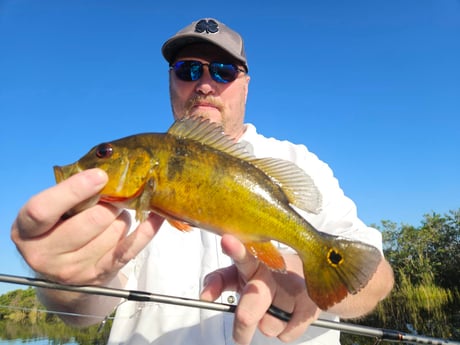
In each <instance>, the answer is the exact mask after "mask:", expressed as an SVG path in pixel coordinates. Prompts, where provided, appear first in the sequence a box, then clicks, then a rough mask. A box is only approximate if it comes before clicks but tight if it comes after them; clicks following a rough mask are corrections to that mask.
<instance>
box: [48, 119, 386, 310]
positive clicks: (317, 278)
mask: <svg viewBox="0 0 460 345" xmlns="http://www.w3.org/2000/svg"><path fill="white" fill-rule="evenodd" d="M94 167H99V168H101V169H103V170H105V171H106V172H107V174H108V176H109V182H108V183H107V185H106V186H105V187H104V188H103V189H102V191H101V193H100V200H101V201H104V202H111V203H113V204H116V205H118V206H122V207H126V208H132V209H135V210H136V217H137V218H138V219H140V220H143V219H145V218H146V216H147V215H148V213H149V212H156V213H158V214H160V215H162V216H164V217H165V218H166V219H167V220H168V221H170V222H171V224H173V225H175V226H176V227H177V228H178V229H180V230H190V226H195V227H199V228H203V229H205V230H208V231H212V232H215V233H217V234H220V235H222V234H225V233H230V234H233V235H234V236H236V237H238V238H239V239H240V240H241V241H242V242H243V243H244V244H245V246H246V247H247V248H248V250H249V251H250V252H251V253H252V254H253V255H254V256H256V257H257V258H258V259H259V260H261V261H262V262H264V263H265V264H266V265H267V266H268V267H269V268H271V269H273V270H278V271H285V268H286V267H285V263H284V260H283V258H282V255H281V254H280V253H279V252H278V250H277V249H276V248H275V247H274V246H273V244H272V242H271V240H275V241H278V242H282V243H284V244H286V245H288V246H289V247H291V248H293V249H294V250H295V251H296V252H297V253H298V255H299V257H300V258H301V260H302V262H303V267H304V276H305V277H306V278H305V282H306V287H307V291H308V293H309V295H310V297H311V298H312V299H313V301H315V303H316V304H317V305H318V306H319V307H320V308H321V309H323V310H326V309H328V308H329V307H331V306H332V305H334V304H336V303H338V302H340V301H341V300H342V299H343V298H345V297H346V296H347V295H348V294H349V293H351V294H354V293H357V292H358V291H359V290H360V289H362V288H363V287H364V286H365V285H366V284H367V282H368V281H369V280H370V279H371V277H372V275H373V274H374V272H375V270H376V268H377V265H378V264H379V262H380V261H381V259H382V257H381V254H380V252H379V251H378V250H377V249H376V248H374V247H372V246H370V245H367V244H364V243H361V242H357V241H351V240H347V239H343V238H338V237H335V236H332V235H328V234H326V233H323V232H320V231H318V230H317V229H315V228H314V227H313V226H312V225H311V224H310V223H308V222H307V221H306V220H305V219H304V218H303V217H301V216H300V215H299V213H297V212H296V211H295V210H294V208H293V207H292V206H291V205H295V206H297V207H300V208H302V209H304V210H306V211H310V212H318V209H319V208H320V205H319V204H320V201H321V198H320V194H319V192H318V190H317V189H316V187H315V186H314V183H313V181H312V180H311V179H310V178H309V177H308V175H306V174H305V173H304V172H303V171H301V170H300V169H299V168H298V167H297V166H295V165H294V164H292V163H289V162H285V161H280V160H276V159H272V158H263V159H257V158H255V157H252V156H251V155H249V154H248V153H247V152H246V151H245V150H244V148H243V147H242V146H241V145H239V144H236V143H234V142H232V141H231V140H230V139H229V138H228V137H227V136H225V135H224V134H223V133H222V129H221V128H220V127H219V126H218V125H216V124H212V123H210V122H209V121H206V120H202V119H199V118H198V119H196V118H193V119H192V118H185V119H182V120H179V121H177V122H175V123H174V124H173V126H172V127H171V128H170V129H169V131H168V132H167V133H144V134H138V135H134V136H130V137H126V138H122V139H119V140H115V141H112V142H110V143H103V144H100V145H97V146H95V147H94V148H93V149H92V150H91V151H90V152H88V153H87V154H86V155H85V156H83V157H82V158H81V159H80V160H79V161H77V162H76V163H73V164H69V165H67V166H63V167H58V166H56V167H55V168H54V170H55V175H56V180H57V182H60V181H62V180H63V179H65V178H68V177H69V176H71V175H73V174H75V173H77V172H79V171H82V170H85V169H89V168H94ZM93 202H94V201H93ZM86 206H88V205H86ZM80 209H81V208H80Z"/></svg>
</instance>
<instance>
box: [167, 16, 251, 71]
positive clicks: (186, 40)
mask: <svg viewBox="0 0 460 345" xmlns="http://www.w3.org/2000/svg"><path fill="white" fill-rule="evenodd" d="M200 42H209V43H212V44H214V45H216V46H218V47H219V48H221V49H223V50H224V51H226V52H227V53H229V54H230V55H231V56H232V57H234V58H235V59H237V60H238V61H240V62H241V63H242V64H243V66H244V68H245V69H246V72H247V71H248V65H247V61H246V54H245V52H244V43H243V38H242V37H241V36H240V35H239V34H238V33H237V32H236V31H233V30H232V29H230V28H229V27H228V26H226V25H225V24H224V23H221V22H219V21H218V20H216V19H213V18H203V19H199V20H197V21H194V22H193V23H192V24H190V25H188V26H186V27H185V28H183V29H182V30H180V31H179V32H177V33H176V34H175V35H174V36H172V37H171V38H170V39H168V40H167V41H166V42H165V43H164V44H163V47H162V48H161V52H162V54H163V56H164V58H165V59H166V61H168V62H169V63H171V62H173V60H174V58H175V57H176V55H177V53H178V52H179V51H180V50H181V49H182V48H184V47H185V46H187V45H189V44H193V43H200Z"/></svg>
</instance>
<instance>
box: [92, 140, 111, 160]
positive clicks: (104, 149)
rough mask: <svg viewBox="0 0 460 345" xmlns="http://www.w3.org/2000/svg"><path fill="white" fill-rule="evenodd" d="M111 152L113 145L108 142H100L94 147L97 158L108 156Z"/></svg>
mask: <svg viewBox="0 0 460 345" xmlns="http://www.w3.org/2000/svg"><path fill="white" fill-rule="evenodd" d="M112 153H113V147H112V145H111V144H109V143H103V144H100V145H99V146H98V147H97V148H96V156H97V157H98V158H109V157H110V156H111V155H112Z"/></svg>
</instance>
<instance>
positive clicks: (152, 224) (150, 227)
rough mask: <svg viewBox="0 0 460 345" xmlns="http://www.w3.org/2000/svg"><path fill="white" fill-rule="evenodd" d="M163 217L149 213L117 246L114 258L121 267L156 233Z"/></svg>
mask: <svg viewBox="0 0 460 345" xmlns="http://www.w3.org/2000/svg"><path fill="white" fill-rule="evenodd" d="M163 221H164V218H163V217H161V216H159V215H157V214H154V213H151V214H150V215H149V217H148V218H147V220H146V221H144V222H142V223H141V224H140V225H139V226H138V227H137V229H136V230H134V231H133V232H132V233H130V234H129V235H128V236H127V237H126V238H124V239H123V241H122V242H121V243H119V245H118V246H117V249H116V251H115V253H114V259H115V260H116V262H118V264H119V265H120V267H118V268H121V267H123V266H124V265H125V264H126V263H128V262H129V261H130V260H132V259H133V258H134V257H135V256H136V255H137V254H139V252H140V251H141V250H142V249H144V247H145V246H146V245H147V244H148V243H149V242H150V241H151V240H152V238H153V237H154V236H155V235H156V233H157V232H158V230H159V229H160V227H161V225H162V224H163Z"/></svg>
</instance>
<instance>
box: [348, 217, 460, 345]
mask: <svg viewBox="0 0 460 345" xmlns="http://www.w3.org/2000/svg"><path fill="white" fill-rule="evenodd" d="M378 228H380V230H381V231H382V235H383V239H384V252H385V256H386V258H387V259H388V260H389V262H390V264H391V265H392V267H393V270H394V272H395V287H394V289H393V291H392V293H391V294H390V296H389V297H388V298H387V299H385V300H384V301H382V302H381V303H380V304H379V306H378V307H377V308H376V310H375V311H374V312H373V313H372V314H370V315H368V316H366V317H365V318H363V319H362V320H360V321H359V323H361V324H365V325H369V326H374V327H379V328H389V329H397V330H401V331H403V332H407V333H418V334H423V335H427V336H432V337H436V338H449V339H459V338H460V293H459V287H458V281H459V278H460V274H459V269H458V267H459V265H460V210H457V211H450V212H449V213H448V214H446V215H444V216H441V215H439V214H436V213H432V214H429V215H425V216H424V219H423V221H422V222H421V226H420V227H414V226H411V225H406V224H402V225H398V224H396V223H394V222H391V221H382V222H381V226H378ZM372 341H373V340H368V341H367V340H363V339H357V338H356V337H353V336H349V335H342V343H343V344H344V345H348V344H360V345H364V344H372Z"/></svg>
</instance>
